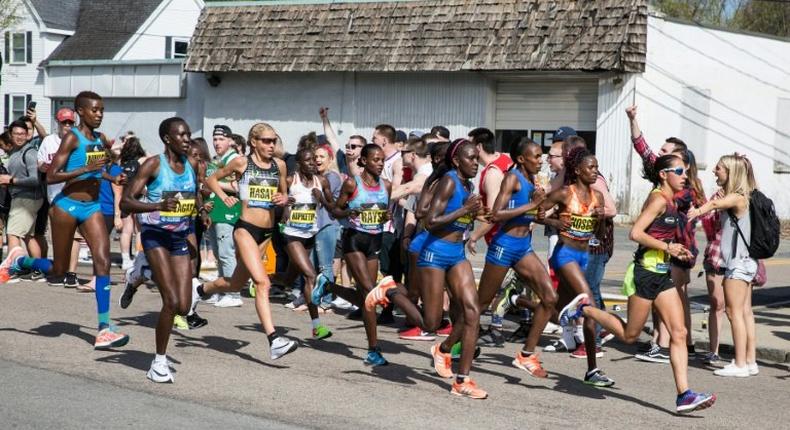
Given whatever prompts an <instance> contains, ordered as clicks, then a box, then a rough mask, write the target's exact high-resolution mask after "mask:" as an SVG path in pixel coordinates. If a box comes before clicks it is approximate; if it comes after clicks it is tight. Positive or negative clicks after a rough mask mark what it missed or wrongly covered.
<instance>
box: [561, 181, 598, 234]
mask: <svg viewBox="0 0 790 430" xmlns="http://www.w3.org/2000/svg"><path fill="white" fill-rule="evenodd" d="M589 193H590V196H591V198H590V202H589V203H584V202H582V201H581V199H580V198H579V195H578V194H576V185H575V184H573V185H570V186H568V194H569V196H568V197H569V198H568V201H567V202H566V205H565V212H563V213H562V214H561V215H563V216H570V221H571V225H570V227H569V228H568V229H567V230H563V231H561V232H560V234H561V235H562V236H564V237H567V238H568V239H573V240H578V241H584V242H586V241H589V240H590V239H592V238H593V236H594V235H595V228H596V227H597V226H598V217H597V216H596V215H595V208H597V207H598V206H599V202H598V197H596V195H595V192H594V191H593V190H592V188H590V190H589Z"/></svg>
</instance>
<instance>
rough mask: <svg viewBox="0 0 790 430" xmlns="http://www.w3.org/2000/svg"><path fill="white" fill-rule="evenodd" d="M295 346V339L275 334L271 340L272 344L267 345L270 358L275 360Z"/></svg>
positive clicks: (292, 349)
mask: <svg viewBox="0 0 790 430" xmlns="http://www.w3.org/2000/svg"><path fill="white" fill-rule="evenodd" d="M296 347H297V344H296V342H295V341H293V340H290V339H288V338H286V337H282V336H277V337H276V338H274V340H273V341H272V344H271V345H270V347H269V352H270V353H271V357H272V360H277V359H278V358H280V357H282V356H283V355H285V354H288V353H289V352H292V351H294V350H295V349H296Z"/></svg>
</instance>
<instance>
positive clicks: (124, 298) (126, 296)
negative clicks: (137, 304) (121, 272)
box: [118, 283, 137, 309]
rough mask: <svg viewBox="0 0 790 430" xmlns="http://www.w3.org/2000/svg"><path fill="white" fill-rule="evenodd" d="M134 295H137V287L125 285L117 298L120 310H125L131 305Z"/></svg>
mask: <svg viewBox="0 0 790 430" xmlns="http://www.w3.org/2000/svg"><path fill="white" fill-rule="evenodd" d="M135 293H137V287H135V286H134V285H132V284H129V283H127V284H126V288H124V290H123V294H121V297H119V298H118V305H120V306H121V309H126V308H128V307H129V305H131V304H132V299H133V298H134V295H135Z"/></svg>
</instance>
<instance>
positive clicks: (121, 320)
mask: <svg viewBox="0 0 790 430" xmlns="http://www.w3.org/2000/svg"><path fill="white" fill-rule="evenodd" d="M115 320H116V321H117V323H116V325H118V326H119V327H121V326H126V325H136V326H141V327H148V328H152V329H156V324H157V322H159V311H147V312H144V313H141V314H138V315H134V316H129V317H115Z"/></svg>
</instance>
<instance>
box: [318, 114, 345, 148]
mask: <svg viewBox="0 0 790 430" xmlns="http://www.w3.org/2000/svg"><path fill="white" fill-rule="evenodd" d="M318 114H319V115H321V122H322V123H323V124H324V135H325V136H326V141H327V142H329V145H330V146H332V151H333V152H334V153H335V154H337V151H339V150H340V141H339V140H338V139H337V134H335V130H334V129H333V128H332V124H330V122H329V108H328V107H322V108H321V109H319V110H318Z"/></svg>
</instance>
